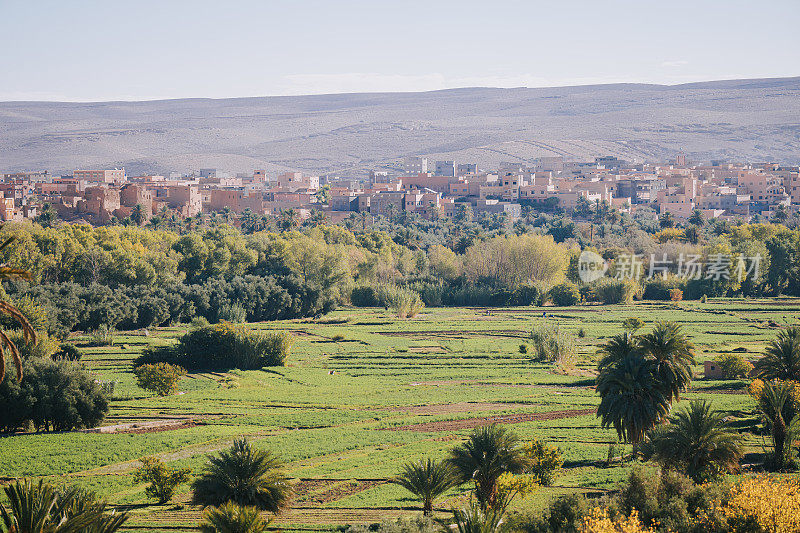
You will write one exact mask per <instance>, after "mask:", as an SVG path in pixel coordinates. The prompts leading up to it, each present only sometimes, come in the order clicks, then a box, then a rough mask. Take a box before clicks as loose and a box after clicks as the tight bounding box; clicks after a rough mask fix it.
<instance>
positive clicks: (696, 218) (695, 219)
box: [689, 209, 706, 226]
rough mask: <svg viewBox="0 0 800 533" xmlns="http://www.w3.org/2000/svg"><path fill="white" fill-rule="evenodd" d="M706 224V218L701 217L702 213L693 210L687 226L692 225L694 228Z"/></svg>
mask: <svg viewBox="0 0 800 533" xmlns="http://www.w3.org/2000/svg"><path fill="white" fill-rule="evenodd" d="M705 223H706V217H705V216H703V212H702V211H700V210H699V209H695V210H694V211H692V215H691V216H690V217H689V224H694V225H695V226H702V225H703V224H705Z"/></svg>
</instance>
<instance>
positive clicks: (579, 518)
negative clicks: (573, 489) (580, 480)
mask: <svg viewBox="0 0 800 533" xmlns="http://www.w3.org/2000/svg"><path fill="white" fill-rule="evenodd" d="M588 513H589V502H588V501H587V499H586V497H585V496H583V495H581V494H568V495H565V496H561V497H559V498H556V499H555V500H553V501H552V502H551V503H550V505H549V507H548V508H547V509H545V511H544V512H543V513H539V512H526V513H520V514H515V515H511V516H510V517H509V519H508V525H507V530H508V531H517V532H520V533H576V532H577V531H578V529H579V527H580V526H581V523H582V522H583V517H584V516H586V515H587V514H588Z"/></svg>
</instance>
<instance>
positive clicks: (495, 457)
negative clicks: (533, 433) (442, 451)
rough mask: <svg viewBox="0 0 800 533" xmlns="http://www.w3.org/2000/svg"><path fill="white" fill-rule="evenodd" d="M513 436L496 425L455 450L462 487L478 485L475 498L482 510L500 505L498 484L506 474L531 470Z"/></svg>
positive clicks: (453, 458) (481, 429) (484, 428)
mask: <svg viewBox="0 0 800 533" xmlns="http://www.w3.org/2000/svg"><path fill="white" fill-rule="evenodd" d="M518 444H519V440H518V439H517V436H516V435H514V434H513V433H512V432H510V431H509V430H507V429H506V428H504V427H503V426H498V425H496V424H492V425H489V426H481V427H478V428H475V430H473V432H472V434H471V435H470V437H469V439H468V440H467V442H465V443H464V444H462V445H461V446H458V447H457V448H455V449H453V451H452V452H451V456H450V461H451V463H452V464H453V466H454V467H455V469H456V471H457V473H458V475H459V477H460V480H461V482H462V483H465V482H468V481H472V482H474V483H475V495H476V497H477V499H478V502H479V503H480V504H481V506H482V507H483V508H484V509H486V508H491V507H493V506H494V505H495V504H496V503H497V480H498V479H499V478H500V476H501V475H503V474H504V473H506V472H508V473H512V474H519V473H522V472H524V471H525V469H526V468H527V467H528V466H529V464H528V460H527V458H526V457H525V455H524V454H523V453H522V452H521V450H520V449H519V447H518Z"/></svg>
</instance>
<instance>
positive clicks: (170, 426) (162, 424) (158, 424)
mask: <svg viewBox="0 0 800 533" xmlns="http://www.w3.org/2000/svg"><path fill="white" fill-rule="evenodd" d="M196 425H197V422H195V421H194V420H192V419H190V418H178V419H175V418H172V419H162V420H147V421H145V422H128V423H125V424H114V425H113V426H102V427H98V428H92V429H84V430H82V431H83V432H84V433H157V432H159V431H174V430H176V429H185V428H190V427H194V426H196Z"/></svg>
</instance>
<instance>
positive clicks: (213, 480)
mask: <svg viewBox="0 0 800 533" xmlns="http://www.w3.org/2000/svg"><path fill="white" fill-rule="evenodd" d="M193 489H194V492H193V501H194V503H199V504H201V505H221V504H224V503H226V502H233V503H237V504H239V505H252V506H256V507H258V508H259V509H265V510H267V511H270V512H273V513H277V512H279V511H280V510H281V509H283V508H284V507H286V506H287V505H288V503H289V499H290V498H291V496H292V492H293V491H292V487H291V485H289V480H288V479H287V478H286V476H285V475H284V473H283V461H281V460H280V459H279V458H278V457H277V456H275V455H273V454H272V453H271V452H270V451H268V450H256V449H255V448H253V446H252V444H250V443H249V442H248V441H247V440H245V439H236V440H234V441H233V446H232V447H231V448H230V449H228V450H223V451H221V452H219V454H217V455H215V456H209V458H208V464H206V467H205V469H204V470H203V472H202V473H201V474H200V476H199V477H198V478H197V479H196V480H195V482H194V485H193Z"/></svg>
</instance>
